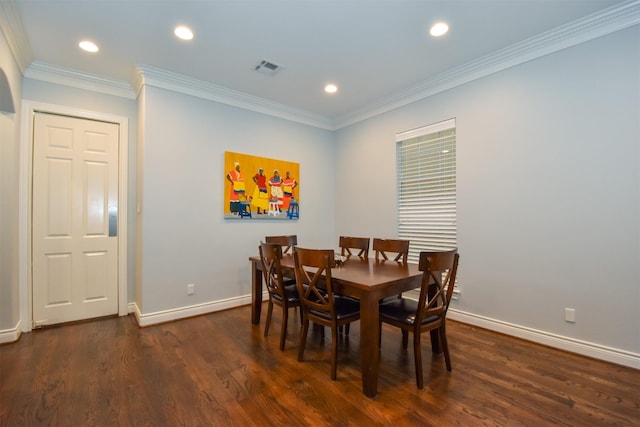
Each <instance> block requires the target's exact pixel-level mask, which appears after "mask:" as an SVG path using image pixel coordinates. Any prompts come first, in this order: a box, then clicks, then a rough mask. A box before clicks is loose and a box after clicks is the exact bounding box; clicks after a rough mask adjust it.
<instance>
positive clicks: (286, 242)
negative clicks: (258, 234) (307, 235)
mask: <svg viewBox="0 0 640 427" xmlns="http://www.w3.org/2000/svg"><path fill="white" fill-rule="evenodd" d="M264 241H265V242H266V243H274V244H276V245H280V246H282V247H283V250H282V253H283V254H288V253H289V251H290V250H291V248H293V247H294V246H296V245H297V244H298V236H297V235H295V234H294V235H291V236H266V237H265V238H264Z"/></svg>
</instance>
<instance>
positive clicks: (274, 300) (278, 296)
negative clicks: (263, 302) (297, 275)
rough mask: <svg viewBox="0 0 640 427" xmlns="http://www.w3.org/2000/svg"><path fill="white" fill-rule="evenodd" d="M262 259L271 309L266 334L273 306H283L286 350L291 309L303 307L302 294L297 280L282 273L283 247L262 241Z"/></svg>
mask: <svg viewBox="0 0 640 427" xmlns="http://www.w3.org/2000/svg"><path fill="white" fill-rule="evenodd" d="M258 251H259V252H260V260H261V262H262V274H263V277H264V283H265V284H266V286H267V290H268V291H269V309H268V311H267V320H266V323H265V326H264V336H265V337H266V336H268V335H269V326H270V325H271V316H272V314H273V306H274V305H278V306H280V307H282V325H281V328H280V350H284V344H285V340H286V338H287V322H288V319H289V309H290V308H294V307H301V302H300V295H299V294H298V288H297V286H296V282H295V280H291V279H289V280H287V279H285V277H284V276H283V274H282V266H281V264H280V260H281V259H282V247H281V246H280V245H278V244H274V243H261V244H260V246H259V247H258ZM300 321H302V308H300Z"/></svg>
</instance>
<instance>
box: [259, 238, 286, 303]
mask: <svg viewBox="0 0 640 427" xmlns="http://www.w3.org/2000/svg"><path fill="white" fill-rule="evenodd" d="M258 252H260V261H262V275H263V277H264V283H265V284H266V286H267V290H268V291H269V294H277V295H279V296H280V297H281V299H282V300H283V301H284V300H286V296H285V291H284V287H283V284H282V266H281V264H280V260H281V259H282V247H281V246H280V245H278V244H275V243H260V246H258Z"/></svg>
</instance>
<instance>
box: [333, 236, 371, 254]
mask: <svg viewBox="0 0 640 427" xmlns="http://www.w3.org/2000/svg"><path fill="white" fill-rule="evenodd" d="M339 243H340V255H342V256H347V257H350V256H352V255H353V253H352V252H351V249H355V250H358V253H357V256H359V257H361V258H364V259H369V238H368V237H349V236H340V242H339ZM354 252H355V251H354Z"/></svg>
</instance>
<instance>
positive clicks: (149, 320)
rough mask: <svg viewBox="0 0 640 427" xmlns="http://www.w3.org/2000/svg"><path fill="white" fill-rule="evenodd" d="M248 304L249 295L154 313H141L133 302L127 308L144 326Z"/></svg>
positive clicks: (140, 324) (249, 301)
mask: <svg viewBox="0 0 640 427" xmlns="http://www.w3.org/2000/svg"><path fill="white" fill-rule="evenodd" d="M262 298H263V301H266V298H269V294H268V293H265V294H264V295H263V297H262ZM249 304H251V295H244V296H239V297H234V298H228V299H224V300H219V301H211V302H206V303H202V304H195V305H191V306H187V307H179V308H172V309H169V310H163V311H156V312H154V313H145V314H142V313H141V312H140V309H139V307H138V305H137V304H135V303H131V304H129V309H130V310H131V311H132V312H133V313H134V314H135V316H136V321H137V322H138V325H139V326H141V327H144V326H151V325H155V324H158V323H164V322H170V321H173V320H179V319H185V318H187V317H193V316H199V315H201V314H208V313H213V312H216V311H220V310H226V309H228V308H235V307H240V306H243V305H249ZM132 306H133V307H132ZM247 321H250V319H247Z"/></svg>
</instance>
